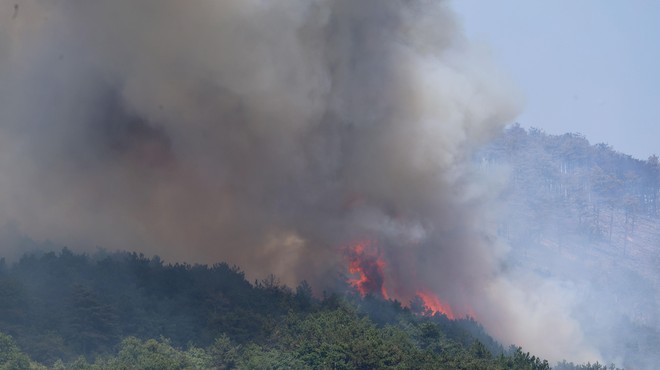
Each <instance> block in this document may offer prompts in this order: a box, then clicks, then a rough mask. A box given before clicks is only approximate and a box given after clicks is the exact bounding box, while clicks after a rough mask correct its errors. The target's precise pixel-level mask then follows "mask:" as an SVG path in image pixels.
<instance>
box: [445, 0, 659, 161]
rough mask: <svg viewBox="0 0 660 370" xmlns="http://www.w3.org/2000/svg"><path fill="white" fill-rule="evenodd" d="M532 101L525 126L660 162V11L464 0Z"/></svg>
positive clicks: (475, 36)
mask: <svg viewBox="0 0 660 370" xmlns="http://www.w3.org/2000/svg"><path fill="white" fill-rule="evenodd" d="M453 7H454V9H455V10H456V11H457V12H458V14H459V17H460V18H461V19H462V21H463V24H464V26H465V28H466V32H467V35H468V37H469V38H470V39H472V40H474V41H477V42H479V43H483V44H485V45H487V47H488V48H489V49H490V52H491V53H492V55H493V56H494V58H495V60H496V61H497V62H498V64H500V65H501V66H502V67H503V68H504V69H505V70H506V71H507V72H508V73H509V74H510V76H511V77H512V78H513V79H514V81H515V83H516V84H517V85H518V87H519V88H520V90H521V91H522V93H523V95H524V98H525V105H524V110H523V113H522V115H520V117H519V118H518V120H517V121H518V122H520V124H521V125H523V126H524V127H530V126H532V127H538V128H541V129H543V130H544V131H546V132H548V133H551V134H561V133H565V132H579V133H582V134H584V135H585V136H586V137H587V139H589V141H590V142H591V143H592V144H594V143H599V142H604V143H607V144H610V145H612V146H613V147H614V149H615V150H617V151H620V152H624V153H626V154H630V155H632V156H633V157H636V158H640V159H646V158H648V156H649V155H651V154H653V153H656V154H659V155H660V1H657V0H579V1H575V0H536V1H528V0H499V1H490V0H455V1H454V2H453Z"/></svg>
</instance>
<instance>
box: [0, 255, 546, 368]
mask: <svg viewBox="0 0 660 370" xmlns="http://www.w3.org/2000/svg"><path fill="white" fill-rule="evenodd" d="M0 294H3V295H4V296H3V297H0V302H4V303H3V305H0V309H3V310H5V312H8V313H12V312H17V311H19V308H20V311H22V312H24V313H23V314H18V313H15V314H8V315H6V316H0V325H1V327H2V328H4V330H11V332H12V333H13V334H14V335H15V337H16V338H17V340H18V343H19V344H20V345H21V347H22V348H23V349H24V350H25V351H26V352H27V353H28V354H29V356H31V358H33V359H35V360H37V361H39V362H40V363H44V364H47V365H48V366H50V368H51V369H80V370H91V369H95V370H100V369H102V370H105V369H289V368H296V369H326V368H327V369H380V368H389V369H510V368H515V369H534V370H536V369H549V367H548V366H547V362H545V361H543V360H541V359H540V358H538V357H535V356H532V355H530V354H529V353H523V352H522V349H521V348H519V347H517V348H516V349H515V350H511V351H504V350H503V349H502V347H501V345H499V344H498V343H497V342H495V341H494V340H493V339H492V338H490V336H488V335H487V334H486V333H485V331H484V330H483V328H482V327H481V326H480V325H479V324H478V323H477V322H476V321H474V320H473V319H471V318H465V319H460V320H449V319H447V317H445V316H443V315H435V316H426V315H421V314H419V313H416V311H415V310H412V309H408V308H405V307H403V306H402V305H401V304H400V303H399V302H396V301H386V300H383V299H381V298H377V297H365V298H361V297H359V296H357V295H355V294H350V293H349V294H346V295H338V294H324V298H323V299H317V298H315V297H314V296H313V294H312V291H311V288H310V286H309V284H307V283H306V282H303V283H301V284H300V286H298V287H297V288H296V289H295V291H294V290H292V289H289V288H288V287H285V286H283V285H281V284H279V282H278V281H277V279H276V278H275V277H274V276H270V277H268V278H267V279H265V280H262V281H256V282H255V283H254V284H250V283H249V282H248V281H247V280H246V279H245V276H244V274H243V272H241V271H240V269H238V268H237V267H230V266H228V265H226V264H217V265H213V266H203V265H186V264H164V263H163V262H162V261H161V260H160V259H159V258H157V257H154V258H151V259H147V258H145V257H144V256H142V255H137V254H135V253H114V254H107V253H104V252H101V253H99V254H97V255H95V256H88V255H84V254H82V255H78V254H74V253H72V252H71V251H69V250H68V249H63V250H62V251H61V252H59V253H43V254H31V255H26V256H24V257H23V258H22V259H21V260H20V261H18V262H17V263H16V264H14V265H13V266H11V267H7V266H5V267H4V270H3V272H2V275H0ZM155 338H158V339H155ZM18 348H19V347H18V346H17V345H16V344H15V343H14V341H13V340H12V339H11V338H10V337H9V336H7V335H4V334H1V335H0V369H3V368H5V369H36V368H40V367H39V366H41V365H38V364H37V362H35V361H33V360H31V358H30V357H28V355H27V354H25V353H23V352H21V351H20V350H19V349H18ZM2 366H4V367H2Z"/></svg>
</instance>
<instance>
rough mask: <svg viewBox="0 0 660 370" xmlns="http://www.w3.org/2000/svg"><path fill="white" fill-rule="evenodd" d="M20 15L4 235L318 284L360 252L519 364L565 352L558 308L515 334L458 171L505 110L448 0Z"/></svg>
mask: <svg viewBox="0 0 660 370" xmlns="http://www.w3.org/2000/svg"><path fill="white" fill-rule="evenodd" d="M10 5H11V6H10ZM19 5H20V8H19V9H20V11H18V12H17V14H16V16H15V17H13V13H14V7H13V4H9V2H3V3H2V4H1V6H2V8H1V9H0V174H1V175H0V224H1V223H7V222H13V223H14V224H15V225H16V226H17V227H18V229H19V230H21V231H22V232H24V233H26V234H27V235H29V236H30V237H32V238H35V239H51V240H53V241H56V242H59V243H65V244H68V245H71V246H74V247H79V248H83V247H85V246H87V247H89V246H96V245H100V246H103V247H106V248H109V249H115V248H118V249H128V250H138V251H142V252H145V253H147V254H158V255H160V256H162V257H164V258H165V259H167V260H185V261H189V262H215V261H218V260H226V261H229V262H231V263H236V264H238V265H239V266H241V267H242V268H244V269H245V270H246V271H247V272H248V274H249V275H251V276H264V275H265V274H268V273H271V272H272V273H275V274H276V275H277V276H279V277H280V278H281V279H282V280H283V281H285V282H287V283H290V284H295V283H297V282H298V281H300V280H301V279H308V280H310V281H311V282H314V283H315V284H316V286H323V284H324V282H325V281H327V280H326V279H325V278H326V277H327V276H328V275H329V274H332V273H334V272H335V271H337V268H338V266H339V265H342V264H343V263H344V261H343V260H342V257H341V254H340V253H338V252H337V251H338V250H339V249H340V248H341V247H342V246H343V245H345V243H347V242H350V241H351V240H355V239H356V238H363V237H368V238H372V239H375V240H378V243H379V245H380V246H381V247H382V248H383V250H384V252H383V253H384V254H385V255H386V256H387V257H388V263H389V264H388V268H389V269H390V271H389V274H391V275H392V276H396V277H397V284H399V285H400V286H399V287H396V288H394V287H393V288H392V289H393V290H394V291H399V292H404V294H405V292H407V291H408V290H409V289H408V286H409V285H410V284H412V281H413V280H414V281H425V282H426V284H427V286H428V288H429V289H432V290H433V291H434V292H435V293H437V294H439V295H440V296H441V297H443V299H445V300H447V301H449V302H451V303H452V304H454V305H458V306H463V305H469V306H470V307H473V308H474V309H475V310H476V311H478V312H477V314H478V316H479V317H483V318H484V320H485V322H484V324H485V325H486V326H487V328H489V329H490V330H492V332H493V333H495V334H496V335H498V337H499V338H500V339H503V340H506V341H512V342H514V341H515V342H517V343H519V344H522V345H528V348H530V349H532V350H539V349H540V350H542V351H543V350H545V349H544V348H542V345H539V346H538V347H537V348H535V347H534V344H533V343H543V342H544V341H549V343H550V344H549V346H550V347H549V348H555V347H552V346H554V345H559V344H561V346H562V348H564V346H570V345H573V344H575V341H578V342H579V340H580V338H579V333H578V335H576V333H575V332H573V331H571V330H573V329H575V328H574V326H575V325H574V323H573V322H572V321H571V320H570V319H564V316H561V315H562V314H563V311H561V310H563V307H559V308H557V310H556V311H561V312H556V311H552V310H551V312H549V313H547V314H548V315H560V317H559V318H558V319H557V321H561V320H564V321H565V322H564V323H563V324H562V325H564V326H568V328H569V329H567V331H568V334H566V333H560V335H559V336H558V337H557V338H555V339H556V340H555V341H554V342H553V341H552V338H550V339H548V338H547V337H545V338H528V337H525V335H522V334H521V333H522V331H523V330H522V329H521V327H524V325H526V324H516V323H514V322H513V321H514V316H515V315H526V314H528V313H530V312H527V311H526V310H527V308H522V309H518V308H517V307H518V306H516V305H522V306H523V307H528V306H525V299H526V297H525V296H524V295H525V290H524V288H520V287H514V286H509V285H510V282H509V281H508V280H505V279H504V278H503V277H501V275H500V271H499V261H500V256H501V255H502V254H503V253H505V251H506V247H505V246H502V245H499V244H498V242H497V241H496V238H495V236H494V233H493V232H492V225H493V222H492V219H491V215H490V214H489V212H487V207H486V205H487V204H488V203H489V201H490V198H491V196H490V195H489V194H492V193H491V192H489V191H487V189H488V188H489V186H490V184H487V183H485V182H484V181H482V180H480V179H479V176H478V175H477V174H476V173H475V172H474V171H473V170H472V169H471V168H470V165H469V156H470V153H471V150H472V149H473V148H474V147H475V146H477V145H479V144H482V143H484V142H486V141H487V140H488V139H489V138H490V137H492V136H493V135H494V134H495V133H497V132H499V131H500V130H501V129H502V127H503V125H504V124H506V123H508V122H510V120H511V119H512V118H513V117H514V115H515V112H516V111H517V106H518V104H517V99H515V98H512V96H514V97H515V95H512V93H511V89H510V88H509V87H508V84H507V83H506V81H505V79H503V78H501V77H500V75H499V74H498V72H497V70H496V69H495V68H493V67H492V66H491V65H490V64H489V63H488V61H487V57H486V55H485V53H483V52H480V51H479V50H475V49H474V48H473V47H471V46H470V45H469V44H468V43H467V42H466V40H465V39H464V38H463V36H462V34H461V31H460V28H459V27H458V25H457V22H456V20H455V18H454V15H453V14H452V12H451V11H450V9H449V8H448V4H447V3H446V2H442V1H431V0H428V1H426V0H398V1H394V0H386V1H382V0H359V1H356V0H333V1H331V0H306V1H302V0H292V1H262V0H240V1H204V0H198V1H179V0H142V1H133V0H113V1H83V0H59V1H55V0H43V1H39V0H22V1H20V2H19ZM521 289H522V290H521ZM505 291H506V292H505ZM410 292H411V293H414V290H411V291H410ZM511 292H513V293H511ZM509 305H512V306H515V307H513V308H512V307H509ZM529 310H530V311H533V308H530V309H529ZM534 314H536V313H534ZM544 314H546V313H544ZM544 318H545V316H543V317H541V318H537V317H534V318H533V320H535V322H536V321H538V322H543V320H544ZM555 324H556V323H552V324H551V325H553V328H556V327H557V325H555ZM546 326H547V325H546V324H539V327H538V328H536V329H537V330H539V331H541V330H544V329H545V327H546ZM511 328H513V329H511ZM519 329H520V330H519ZM517 330H519V331H520V332H518V331H517ZM576 330H577V329H576ZM543 335H546V336H547V335H548V334H547V333H546V332H544V333H543ZM539 337H540V334H539ZM566 337H569V338H571V340H568V341H567V340H566ZM575 338H577V339H575ZM539 339H540V341H539ZM524 341H528V343H525V342H524ZM546 353H547V351H546ZM552 355H555V354H554V353H553V354H552ZM568 355H569V356H570V354H568ZM582 355H584V353H583V352H582V353H577V354H576V357H579V356H582Z"/></svg>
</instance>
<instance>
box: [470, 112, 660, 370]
mask: <svg viewBox="0 0 660 370" xmlns="http://www.w3.org/2000/svg"><path fill="white" fill-rule="evenodd" d="M476 159H477V161H479V162H480V163H481V167H482V169H484V170H485V171H487V172H490V173H493V174H496V175H500V176H504V177H506V178H507V181H506V183H507V185H506V186H505V187H504V189H503V191H502V193H501V195H500V199H499V202H500V204H501V205H502V206H501V207H502V211H501V217H500V218H499V221H498V233H499V236H500V237H501V238H502V239H503V240H505V241H506V242H507V244H508V245H510V246H512V251H511V256H510V262H509V263H510V264H511V265H513V266H516V267H517V268H522V269H526V270H531V271H534V272H535V273H536V275H537V276H540V277H542V278H543V279H544V281H552V282H556V283H557V284H561V285H562V286H564V287H566V286H568V287H569V288H567V291H569V292H570V293H572V294H574V295H575V296H576V298H573V300H574V301H575V305H576V307H575V312H574V316H575V317H576V318H578V319H579V320H580V322H581V324H582V325H583V328H584V330H585V334H586V335H587V336H588V337H589V338H593V340H594V341H595V343H596V344H597V345H598V346H599V347H600V348H604V349H606V351H605V352H606V353H609V354H610V355H612V356H614V357H616V358H619V359H620V360H619V361H621V363H622V364H627V365H626V366H629V367H635V368H649V369H650V368H655V365H657V364H658V363H660V355H658V351H657V348H660V321H658V317H657V312H659V311H660V273H659V271H658V267H657V266H658V263H660V248H659V247H658V246H659V245H660V215H659V213H660V210H659V208H660V204H659V202H660V201H659V199H658V197H659V195H660V193H659V191H660V163H659V160H658V157H657V156H655V155H653V156H650V157H649V158H648V159H647V160H640V159H636V158H633V157H631V156H629V155H626V154H623V153H619V152H617V151H615V150H614V149H613V148H611V147H610V146H608V145H606V144H595V145H593V144H590V143H589V141H588V140H587V139H586V138H585V137H584V136H582V135H580V134H564V135H549V134H546V133H545V132H543V131H541V130H538V129H534V128H532V129H528V130H526V129H523V128H522V127H520V126H519V125H513V126H512V127H510V128H508V129H507V130H506V131H505V132H504V133H503V134H502V135H501V136H500V137H499V138H498V139H497V140H496V141H495V142H494V143H492V144H491V145H489V146H488V147H487V148H485V149H484V150H483V151H482V152H480V153H479V154H478V156H477V158H476Z"/></svg>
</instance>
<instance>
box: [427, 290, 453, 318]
mask: <svg viewBox="0 0 660 370" xmlns="http://www.w3.org/2000/svg"><path fill="white" fill-rule="evenodd" d="M417 296H418V297H419V298H421V299H422V302H424V307H426V308H427V309H429V311H431V315H435V314H436V313H440V314H443V315H445V316H447V318H449V319H451V320H454V319H456V316H455V315H454V312H453V311H452V310H451V307H449V305H448V304H445V303H442V302H441V301H440V298H438V297H437V296H436V295H435V294H433V293H431V292H429V291H428V290H418V291H417Z"/></svg>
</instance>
